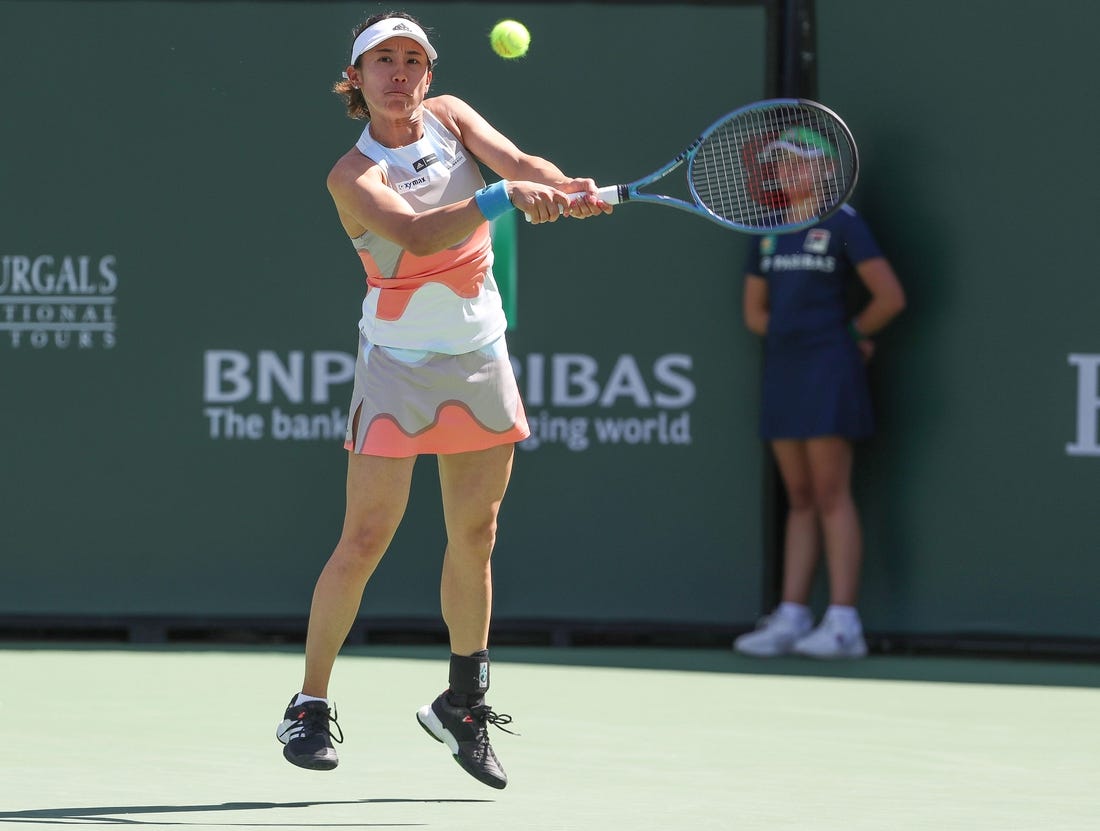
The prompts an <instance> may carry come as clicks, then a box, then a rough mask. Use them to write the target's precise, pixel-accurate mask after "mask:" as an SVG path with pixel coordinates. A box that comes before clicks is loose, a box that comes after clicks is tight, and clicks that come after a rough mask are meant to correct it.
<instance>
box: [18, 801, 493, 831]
mask: <svg viewBox="0 0 1100 831" xmlns="http://www.w3.org/2000/svg"><path fill="white" fill-rule="evenodd" d="M492 801H493V800H491V799H348V800H341V801H330V802H223V803H221V804H220V805H111V806H102V807H94V808H37V809H34V810H29V811H0V821H4V820H8V821H12V822H24V823H32V822H33V823H36V824H56V825H68V824H70V821H72V820H76V821H80V820H85V821H86V822H87V824H89V825H90V824H93V823H103V824H108V823H109V824H113V825H118V824H125V825H194V824H195V823H189V822H165V821H164V820H161V819H155V820H148V821H147V820H138V819H121V818H120V817H125V816H126V815H128V814H197V813H205V812H213V811H261V810H264V809H268V808H315V807H318V806H329V805H371V804H378V803H395V802H411V803H424V804H431V803H459V802H462V803H468V802H474V803H476V802H492ZM82 824H84V823H82ZM244 824H246V825H255V824H256V823H252V822H249V823H244ZM264 824H265V825H266V824H269V823H264ZM270 824H273V825H277V824H279V823H270ZM319 824H320V825H325V826H331V825H332V823H319ZM293 825H295V826H296V827H308V826H309V825H310V823H306V824H305V825H303V824H302V823H300V822H295V823H293ZM354 825H355V826H356V827H362V828H399V827H401V828H408V827H418V826H422V825H424V823H421V822H378V823H370V822H357V823H354Z"/></svg>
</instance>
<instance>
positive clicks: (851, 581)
mask: <svg viewBox="0 0 1100 831" xmlns="http://www.w3.org/2000/svg"><path fill="white" fill-rule="evenodd" d="M807 445H808V455H809V460H810V469H811V471H812V476H813V493H814V497H813V498H814V502H815V503H816V505H817V511H818V514H819V516H820V517H821V529H822V533H823V536H824V539H825V560H826V564H827V566H828V569H829V599H830V602H831V603H832V604H833V605H837V606H855V605H856V600H857V597H858V595H859V575H860V567H861V566H862V563H863V537H862V534H861V532H860V527H859V512H858V511H857V510H856V504H855V500H854V499H853V498H852V445H851V443H850V442H849V441H848V440H847V439H842V438H839V437H836V436H829V437H825V438H819V439H811V440H810V441H809V442H808V443H807Z"/></svg>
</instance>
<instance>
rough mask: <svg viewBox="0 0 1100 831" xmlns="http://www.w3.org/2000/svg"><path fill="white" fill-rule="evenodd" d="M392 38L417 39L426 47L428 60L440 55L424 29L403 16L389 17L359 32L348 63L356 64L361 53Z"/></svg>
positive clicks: (433, 59) (350, 64) (433, 60)
mask: <svg viewBox="0 0 1100 831" xmlns="http://www.w3.org/2000/svg"><path fill="white" fill-rule="evenodd" d="M390 38H409V40H415V41H416V42H417V43H419V44H420V45H421V46H423V47H424V52H425V53H426V54H427V55H428V60H430V61H432V62H433V63H434V62H435V59H436V58H437V57H439V56H438V55H437V54H436V51H435V47H433V46H432V44H431V43H430V42H429V41H428V36H427V35H426V34H424V30H423V29H421V28H420V27H419V26H417V25H416V24H415V23H413V22H412V21H411V20H406V19H405V18H403V17H387V18H386V19H385V20H379V21H378V22H377V23H375V24H373V25H371V26H368V27H367V28H366V29H364V30H363V31H362V32H360V33H359V37H357V38H356V39H355V44H354V45H353V46H352V47H351V60H350V61H348V65H349V66H355V62H356V61H358V60H359V56H360V55H362V54H363V53H364V52H369V51H370V50H371V49H373V48H374V47H375V46H377V45H378V44H380V43H382V42H383V41H386V40H389V39H390Z"/></svg>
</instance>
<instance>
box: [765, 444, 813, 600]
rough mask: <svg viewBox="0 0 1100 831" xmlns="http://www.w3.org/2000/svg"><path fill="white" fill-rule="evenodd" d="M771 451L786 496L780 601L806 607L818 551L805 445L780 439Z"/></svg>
mask: <svg viewBox="0 0 1100 831" xmlns="http://www.w3.org/2000/svg"><path fill="white" fill-rule="evenodd" d="M772 452H773V453H774V454H775V461H776V465H777V466H778V467H779V475H780V478H782V480H783V489H784V491H785V492H786V494H787V521H786V525H785V533H784V538H783V597H782V599H783V601H784V602H787V603H797V604H799V605H802V606H805V605H806V604H807V603H808V602H809V597H810V586H811V584H812V582H813V576H814V570H815V569H816V567H817V559H818V554H819V550H820V549H819V545H820V528H819V527H818V517H817V511H816V509H815V505H814V491H813V480H812V478H811V475H810V457H809V453H808V452H807V443H806V442H805V441H799V440H795V439H780V440H777V441H773V442H772Z"/></svg>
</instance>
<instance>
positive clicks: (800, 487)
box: [733, 439, 819, 658]
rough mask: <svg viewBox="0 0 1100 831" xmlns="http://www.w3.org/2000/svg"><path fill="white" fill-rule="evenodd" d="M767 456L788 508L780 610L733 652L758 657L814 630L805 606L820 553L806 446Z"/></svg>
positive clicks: (782, 651) (787, 445)
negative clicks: (772, 461)
mask: <svg viewBox="0 0 1100 831" xmlns="http://www.w3.org/2000/svg"><path fill="white" fill-rule="evenodd" d="M772 452H773V453H774V454H775V461H776V464H777V465H778V467H779V475H780V477H781V478H782V480H783V487H784V490H785V491H786V494H787V505H788V507H787V519H786V526H785V533H784V539H783V593H782V597H781V602H780V604H779V606H778V607H777V608H776V609H775V610H774V611H773V612H772V613H771V614H770V615H768V617H766V618H765V619H764V620H763V622H762V623H761V624H760V625H759V626H758V627H757V629H756V630H755V631H753V632H749V633H748V634H745V635H742V636H741V637H739V638H738V639H737V640H736V641H734V644H733V646H734V649H736V650H737V651H738V652H741V653H742V654H745V655H752V656H754V657H757V658H771V657H775V656H778V655H786V654H788V653H789V652H790V651H791V650H792V649H793V648H794V644H795V643H796V642H797V641H798V639H799V638H801V637H802V636H803V635H805V634H806V633H807V632H809V631H810V629H811V627H812V626H813V619H812V616H811V615H810V609H809V606H808V605H807V603H808V601H809V596H810V586H811V584H812V582H813V576H814V570H815V568H816V567H817V560H818V552H819V529H818V524H817V513H816V511H815V509H814V501H813V488H812V479H811V477H810V460H809V456H808V455H807V453H806V442H804V441H800V440H797V439H779V440H775V441H773V442H772Z"/></svg>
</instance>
